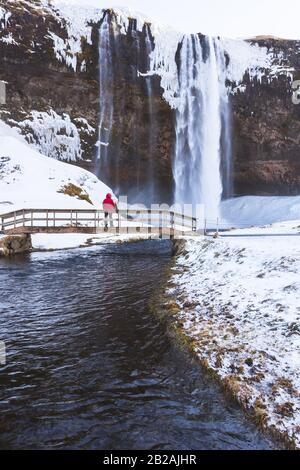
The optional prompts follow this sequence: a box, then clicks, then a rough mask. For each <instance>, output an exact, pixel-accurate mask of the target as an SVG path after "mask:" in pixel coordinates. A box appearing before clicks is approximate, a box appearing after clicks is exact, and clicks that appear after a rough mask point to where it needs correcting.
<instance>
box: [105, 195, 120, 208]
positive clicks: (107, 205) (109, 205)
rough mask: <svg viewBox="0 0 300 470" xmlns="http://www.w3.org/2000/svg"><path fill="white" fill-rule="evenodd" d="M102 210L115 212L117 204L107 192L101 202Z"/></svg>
mask: <svg viewBox="0 0 300 470" xmlns="http://www.w3.org/2000/svg"><path fill="white" fill-rule="evenodd" d="M102 205H103V210H104V212H115V211H116V208H117V204H116V203H115V202H114V201H113V200H112V197H111V194H107V195H106V198H105V199H104V201H103V202H102Z"/></svg>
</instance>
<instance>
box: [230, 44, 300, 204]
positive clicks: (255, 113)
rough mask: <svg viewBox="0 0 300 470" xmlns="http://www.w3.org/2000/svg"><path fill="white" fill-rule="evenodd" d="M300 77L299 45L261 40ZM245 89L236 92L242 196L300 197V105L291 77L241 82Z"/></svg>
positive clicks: (234, 103)
mask: <svg viewBox="0 0 300 470" xmlns="http://www.w3.org/2000/svg"><path fill="white" fill-rule="evenodd" d="M257 43H258V44H259V45H260V46H261V47H265V48H267V49H268V50H271V49H272V50H273V51H274V54H276V55H277V56H278V57H283V61H282V62H283V63H284V64H285V66H286V67H287V68H290V69H291V71H292V74H293V79H294V80H298V79H299V77H300V43H299V42H298V41H285V40H279V39H278V40H277V39H272V38H264V39H259V40H258V41H257ZM242 86H243V92H241V93H240V92H237V93H236V94H235V95H233V96H232V106H233V113H234V123H233V130H234V132H233V138H234V147H233V149H234V151H233V158H234V168H235V178H234V179H235V192H236V193H237V194H263V195H269V194H274V195H279V194H284V195H295V194H299V191H300V153H299V150H300V105H295V104H294V103H293V100H292V96H293V90H292V79H291V77H290V76H287V75H285V74H280V73H279V74H278V75H277V76H276V77H273V78H272V79H271V80H268V73H267V71H266V76H263V77H262V79H261V81H259V80H257V79H254V80H253V81H251V80H249V77H248V76H247V74H245V77H244V79H243V82H242Z"/></svg>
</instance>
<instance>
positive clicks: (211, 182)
mask: <svg viewBox="0 0 300 470" xmlns="http://www.w3.org/2000/svg"><path fill="white" fill-rule="evenodd" d="M225 71H226V61H225V55H224V52H223V50H222V48H221V43H220V41H219V40H217V39H214V38H211V37H204V36H202V37H201V38H200V36H199V35H196V34H195V35H186V36H184V38H183V41H182V44H181V50H180V66H179V107H178V109H177V111H176V148H175V160H174V167H173V169H174V179H175V202H176V203H177V204H193V207H195V205H197V204H204V205H205V214H206V217H207V218H208V219H210V220H216V219H217V218H218V217H219V206H220V202H221V197H222V192H223V184H222V174H221V140H222V139H221V137H222V135H223V147H226V148H225V150H224V152H225V153H226V154H227V157H226V158H227V159H228V161H230V160H231V149H230V147H229V146H231V135H230V128H229V126H228V120H229V104H228V96H227V90H226V85H225ZM222 124H223V126H222ZM224 125H225V129H224ZM226 126H227V127H226ZM224 130H225V132H224ZM222 131H223V132H222ZM226 166H227V167H228V163H227V164H226V165H225V167H226ZM229 171H230V170H229Z"/></svg>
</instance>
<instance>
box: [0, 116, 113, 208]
mask: <svg viewBox="0 0 300 470" xmlns="http://www.w3.org/2000/svg"><path fill="white" fill-rule="evenodd" d="M69 184H73V185H75V186H77V187H78V188H81V189H82V195H83V196H88V197H89V199H90V200H91V202H92V204H93V205H91V204H90V203H89V202H88V201H87V200H84V199H79V198H78V197H71V196H68V195H66V194H63V193H60V192H58V191H61V190H62V189H63V188H64V187H65V186H67V185H69ZM108 192H112V191H111V189H110V188H108V187H107V186H106V185H105V184H103V183H102V182H101V181H100V180H98V178H97V177H96V176H95V175H93V174H92V173H90V172H88V171H86V170H83V169H81V168H78V167H76V166H73V165H69V164H67V163H64V162H60V161H57V160H55V159H52V158H48V157H45V156H44V155H41V154H40V153H39V152H38V151H37V150H35V149H34V148H32V147H31V146H30V145H29V144H27V143H26V141H25V139H24V138H23V137H22V136H21V135H20V134H19V133H18V131H17V130H16V129H13V128H11V127H9V126H8V125H6V124H4V123H3V122H2V121H0V214H1V213H5V212H10V211H11V210H14V209H26V208H34V209H39V208H55V209H75V208H76V209H91V208H92V209H93V208H97V207H99V205H100V204H101V201H102V200H103V198H104V197H105V195H106V194H107V193H108Z"/></svg>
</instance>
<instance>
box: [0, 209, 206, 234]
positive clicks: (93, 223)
mask: <svg viewBox="0 0 300 470" xmlns="http://www.w3.org/2000/svg"><path fill="white" fill-rule="evenodd" d="M106 222H107V223H108V225H109V228H108V231H110V232H116V233H131V232H144V233H149V234H151V233H159V234H160V235H164V234H166V235H168V231H170V234H171V235H172V234H175V233H176V234H178V233H181V234H183V235H186V234H188V233H195V232H196V230H197V220H196V218H194V217H191V216H188V215H185V214H181V213H179V212H173V211H168V210H150V209H149V210H147V209H140V210H139V209H126V210H120V211H119V212H118V213H115V214H113V223H112V225H113V226H112V227H110V225H111V224H110V220H108V221H106V220H105V214H104V212H103V211H102V210H95V209H21V210H16V211H12V212H8V213H6V214H2V215H0V230H1V231H2V232H4V233H17V232H23V233H24V232H27V233H36V232H46V233H47V232H52V233H53V232H56V233H64V232H72V231H76V232H79V231H82V232H87V233H98V232H101V231H104V228H105V224H106Z"/></svg>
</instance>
